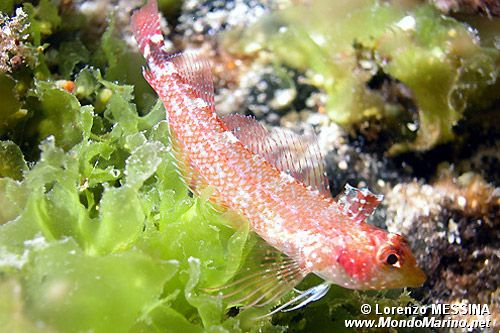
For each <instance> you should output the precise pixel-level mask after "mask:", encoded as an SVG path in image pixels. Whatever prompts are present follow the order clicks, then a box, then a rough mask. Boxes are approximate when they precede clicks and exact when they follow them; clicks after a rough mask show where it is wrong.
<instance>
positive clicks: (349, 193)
mask: <svg viewBox="0 0 500 333" xmlns="http://www.w3.org/2000/svg"><path fill="white" fill-rule="evenodd" d="M383 198H384V196H383V195H382V194H378V195H377V194H373V193H372V192H370V191H369V190H368V189H367V188H362V189H358V188H356V187H353V186H351V185H349V184H346V185H345V189H344V193H342V194H341V195H339V196H338V198H337V205H338V206H339V209H340V210H341V211H342V212H343V214H344V215H347V216H348V217H349V219H351V220H352V221H354V222H356V223H360V222H363V221H364V220H366V218H367V217H369V216H370V215H371V214H372V213H373V211H374V210H375V208H377V206H378V205H379V204H380V202H382V199H383Z"/></svg>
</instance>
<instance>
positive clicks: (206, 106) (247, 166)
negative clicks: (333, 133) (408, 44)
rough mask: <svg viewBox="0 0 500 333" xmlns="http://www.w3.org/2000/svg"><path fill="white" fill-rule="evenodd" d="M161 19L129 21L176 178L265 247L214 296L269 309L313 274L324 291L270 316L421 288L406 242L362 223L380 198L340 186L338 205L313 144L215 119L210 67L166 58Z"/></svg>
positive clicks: (149, 9)
mask: <svg viewBox="0 0 500 333" xmlns="http://www.w3.org/2000/svg"><path fill="white" fill-rule="evenodd" d="M159 17H160V16H159V13H158V9H157V4H156V2H155V1H154V0H150V1H149V2H148V3H147V4H146V5H145V6H144V7H143V8H141V9H140V10H138V11H136V12H135V13H134V15H133V16H132V30H133V32H134V36H135V39H136V40H137V42H138V45H139V48H140V51H141V52H142V54H143V55H144V57H145V59H146V61H147V68H146V69H144V72H143V74H144V77H145V78H146V80H147V81H148V82H149V84H150V85H151V87H152V88H153V89H154V90H155V91H156V93H157V94H158V96H159V98H160V99H161V100H162V102H163V104H164V106H165V109H166V110H167V114H166V119H167V121H168V124H169V129H170V134H171V137H172V143H173V146H174V149H173V151H174V154H175V157H176V159H177V160H178V161H179V166H178V167H179V170H180V172H181V173H182V176H183V177H184V179H185V181H186V184H187V185H188V186H189V187H190V188H191V189H192V190H193V192H195V193H199V192H200V191H201V190H202V189H204V188H210V189H211V193H210V195H211V197H210V200H212V201H213V202H215V203H216V204H217V205H220V206H221V207H224V209H227V210H229V211H231V212H235V213H237V214H238V215H240V216H241V217H243V218H244V219H246V220H248V223H249V225H250V227H251V229H252V230H253V231H254V232H256V233H257V234H258V235H259V236H260V237H261V238H262V239H263V240H264V241H265V242H266V243H267V244H268V245H269V248H270V250H266V251H262V253H261V254H258V255H261V256H262V263H263V264H262V265H261V270H260V271H257V272H254V273H251V274H250V273H249V274H248V275H247V276H243V277H241V278H238V279H236V280H235V281H233V282H231V283H230V284H229V285H227V286H226V287H222V288H220V290H221V291H222V292H223V293H225V296H226V297H227V299H228V300H230V301H231V303H234V304H240V305H246V306H263V305H267V304H270V303H271V302H273V301H275V300H277V299H279V298H280V297H281V296H283V295H284V294H285V293H287V292H290V291H291V290H292V289H293V288H294V287H295V286H296V285H297V284H298V283H299V282H300V281H301V280H302V279H303V278H304V277H305V276H306V275H307V274H310V273H314V274H316V275H318V276H319V277H321V278H322V279H323V280H324V281H325V282H324V283H323V284H320V285H318V286H315V287H313V288H311V289H308V290H306V291H304V292H301V293H300V294H299V295H298V296H297V297H295V298H293V299H292V300H291V301H290V302H287V303H285V304H284V305H282V306H280V307H278V308H277V309H276V310H275V311H279V310H292V309H295V308H298V307H300V306H303V305H305V304H307V303H308V302H311V301H315V300H317V299H319V298H320V297H322V296H323V295H324V294H326V292H327V291H328V288H329V286H330V285H331V284H337V285H340V286H343V287H345V288H352V289H385V288H400V287H406V286H412V287H416V286H420V285H421V284H422V283H423V282H424V281H425V274H424V273H423V272H422V271H421V270H420V268H418V266H417V264H416V260H415V258H414V256H413V255H412V253H411V250H410V247H409V245H408V243H407V242H406V241H405V239H404V238H403V237H402V236H400V235H397V234H394V233H389V232H387V231H385V230H383V229H380V228H377V227H375V226H373V225H370V224H368V223H366V221H365V220H366V218H367V217H368V216H369V215H370V214H371V213H372V212H373V210H374V209H375V208H376V207H377V205H378V204H379V203H380V202H381V200H382V196H378V195H374V194H372V193H371V192H370V191H368V190H367V189H357V188H354V187H351V186H346V188H345V192H344V193H343V194H342V195H341V196H340V197H338V198H336V199H334V198H333V197H332V196H331V195H330V192H329V190H328V187H327V185H326V184H327V181H326V177H325V173H324V166H323V158H322V156H321V153H320V149H319V147H318V144H317V142H316V140H315V137H314V136H313V135H298V134H295V133H294V132H291V131H289V130H286V129H280V128H274V129H272V130H268V129H267V128H266V127H264V126H263V125H261V124H260V123H259V122H257V121H256V120H255V119H254V118H251V117H245V116H241V115H232V116H228V117H226V118H224V119H221V118H220V117H219V116H218V115H217V114H216V112H215V104H214V86H213V79H212V75H211V66H210V64H209V62H208V61H207V60H205V59H204V58H203V57H201V56H200V55H199V54H197V53H192V52H185V53H168V52H166V51H165V50H164V48H163V46H164V42H165V41H164V38H163V35H162V33H161V30H160V21H159ZM257 252H258V251H257ZM226 288H227V289H226ZM225 290H227V292H226V291H225Z"/></svg>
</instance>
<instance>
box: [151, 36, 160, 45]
mask: <svg viewBox="0 0 500 333" xmlns="http://www.w3.org/2000/svg"><path fill="white" fill-rule="evenodd" d="M151 42H153V43H155V44H160V43H161V42H163V36H162V35H160V34H156V35H153V36H151Z"/></svg>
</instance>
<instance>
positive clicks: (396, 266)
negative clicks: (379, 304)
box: [369, 232, 426, 289]
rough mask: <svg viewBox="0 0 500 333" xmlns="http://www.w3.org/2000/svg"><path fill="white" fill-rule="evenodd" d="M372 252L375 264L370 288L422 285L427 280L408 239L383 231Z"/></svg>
mask: <svg viewBox="0 0 500 333" xmlns="http://www.w3.org/2000/svg"><path fill="white" fill-rule="evenodd" d="M379 237H380V238H381V239H380V240H379V242H377V243H378V244H377V245H378V246H376V247H375V251H374V252H373V253H372V259H373V265H372V268H371V279H370V283H369V287H370V288H369V289H392V288H403V287H414V288H416V287H420V286H422V284H423V283H424V282H425V280H426V276H425V273H424V272H423V271H422V270H421V269H420V268H419V267H418V264H417V261H416V260H415V257H414V255H413V253H412V251H411V248H410V245H409V244H408V242H407V241H406V239H405V238H404V237H403V236H401V235H398V234H395V233H386V232H382V235H381V236H379Z"/></svg>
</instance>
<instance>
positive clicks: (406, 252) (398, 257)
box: [315, 224, 426, 290]
mask: <svg viewBox="0 0 500 333" xmlns="http://www.w3.org/2000/svg"><path fill="white" fill-rule="evenodd" d="M366 225H367V230H365V232H363V235H364V236H361V237H353V238H350V239H349V240H348V241H346V242H345V243H344V245H343V246H342V249H341V250H340V251H337V253H338V255H336V256H334V257H330V262H329V264H328V265H327V267H323V269H321V271H316V272H315V273H316V274H317V275H319V276H320V277H322V278H323V279H325V280H327V281H329V282H331V283H334V284H338V285H340V286H343V287H346V288H350V289H360V290H370V289H371V290H380V289H393V288H403V287H420V286H421V285H422V284H423V283H424V282H425V280H426V276H425V274H424V272H423V271H422V270H421V269H420V268H419V267H418V265H417V261H416V260H415V257H414V256H413V254H412V251H411V249H410V246H409V244H408V242H407V241H406V240H405V238H404V237H402V236H400V235H398V234H394V233H388V232H386V231H384V230H380V229H378V228H375V227H372V226H369V225H368V224H366Z"/></svg>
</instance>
